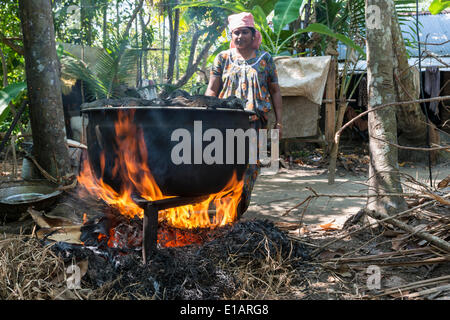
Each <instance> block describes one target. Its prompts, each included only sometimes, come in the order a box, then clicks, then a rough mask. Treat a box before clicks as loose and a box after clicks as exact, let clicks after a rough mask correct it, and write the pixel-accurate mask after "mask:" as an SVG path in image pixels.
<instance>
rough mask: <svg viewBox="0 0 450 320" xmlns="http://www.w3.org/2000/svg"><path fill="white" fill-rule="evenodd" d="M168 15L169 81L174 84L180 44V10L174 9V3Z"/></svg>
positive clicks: (169, 8)
mask: <svg viewBox="0 0 450 320" xmlns="http://www.w3.org/2000/svg"><path fill="white" fill-rule="evenodd" d="M177 4H178V2H177V1H176V0H175V3H174V4H173V5H174V6H175V5H177ZM167 12H168V17H169V30H170V49H169V50H170V51H169V64H168V66H167V76H166V79H167V83H168V84H172V82H173V74H174V70H175V62H176V55H177V46H178V30H179V25H180V10H179V9H176V10H173V8H172V4H169V7H168V10H167Z"/></svg>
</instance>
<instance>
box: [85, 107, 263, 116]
mask: <svg viewBox="0 0 450 320" xmlns="http://www.w3.org/2000/svg"><path fill="white" fill-rule="evenodd" d="M135 109H152V110H193V111H194V110H202V111H205V112H213V111H224V112H243V113H246V114H248V115H249V116H252V115H255V114H256V113H255V111H251V110H243V109H231V108H206V107H184V106H123V107H122V106H121V107H112V106H111V107H106V106H105V107H88V108H84V109H82V110H81V112H88V111H105V110H111V111H113V110H135Z"/></svg>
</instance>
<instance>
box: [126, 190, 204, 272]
mask: <svg viewBox="0 0 450 320" xmlns="http://www.w3.org/2000/svg"><path fill="white" fill-rule="evenodd" d="M206 199H208V196H201V197H175V198H168V199H162V200H156V201H148V200H145V199H143V198H136V197H133V200H134V201H135V202H136V204H137V205H138V206H140V207H141V208H143V209H144V221H143V240H142V260H143V262H144V264H146V263H147V261H149V259H150V258H151V257H152V256H153V255H154V254H155V253H156V246H157V242H158V212H159V211H160V210H165V209H169V208H175V207H181V206H185V205H188V204H196V203H199V202H203V201H205V200H206Z"/></svg>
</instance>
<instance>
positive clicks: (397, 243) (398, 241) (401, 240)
mask: <svg viewBox="0 0 450 320" xmlns="http://www.w3.org/2000/svg"><path fill="white" fill-rule="evenodd" d="M404 245H405V235H398V236H396V237H395V238H394V239H392V250H395V251H399V250H400V249H401V248H402V247H403V246H404Z"/></svg>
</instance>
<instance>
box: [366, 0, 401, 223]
mask: <svg viewBox="0 0 450 320" xmlns="http://www.w3.org/2000/svg"><path fill="white" fill-rule="evenodd" d="M370 6H375V7H377V8H378V13H379V15H380V16H379V21H376V22H377V23H376V25H372V21H369V19H370V18H371V16H370V15H371V10H369V9H368V8H370ZM371 8H373V7H371ZM393 10H394V3H393V0H367V1H366V21H367V24H366V25H367V26H369V25H370V26H372V27H368V28H367V31H366V32H367V86H368V94H369V105H368V109H369V110H371V109H373V108H375V107H376V106H379V105H382V104H385V103H390V102H394V101H396V92H395V89H394V82H395V81H394V59H395V56H394V49H393V37H392V17H391V12H392V11H393ZM375 12H376V11H375ZM372 13H373V12H372ZM375 14H376V13H375ZM395 112H396V111H395V109H394V108H384V109H381V110H378V111H374V112H371V113H369V116H368V117H369V121H368V122H369V137H370V138H369V152H370V164H369V196H372V195H373V197H369V199H368V203H367V207H368V209H369V210H375V211H379V212H383V213H386V214H392V213H394V212H397V211H400V210H404V209H405V208H406V202H405V200H404V199H403V198H402V197H377V196H375V195H376V194H379V193H402V186H401V183H400V174H399V170H398V150H397V148H396V147H393V146H391V145H389V144H388V143H386V142H383V141H380V140H378V139H381V140H384V141H388V142H391V143H397V121H396V117H395ZM373 137H375V138H377V139H374V138H373Z"/></svg>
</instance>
